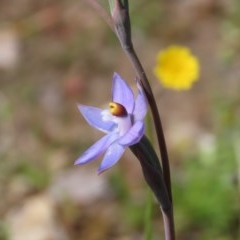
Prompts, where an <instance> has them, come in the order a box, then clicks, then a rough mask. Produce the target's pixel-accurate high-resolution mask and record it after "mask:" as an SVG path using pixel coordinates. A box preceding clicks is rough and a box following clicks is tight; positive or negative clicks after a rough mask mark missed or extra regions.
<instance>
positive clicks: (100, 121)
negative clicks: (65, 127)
mask: <svg viewBox="0 0 240 240" xmlns="http://www.w3.org/2000/svg"><path fill="white" fill-rule="evenodd" d="M78 109H79V111H80V112H81V113H82V115H83V117H84V118H85V119H86V121H87V122H88V123H89V124H90V125H91V126H92V127H95V128H96V129H98V130H100V131H102V132H105V133H106V132H109V131H111V130H112V129H113V128H114V126H115V125H116V124H115V123H114V122H112V121H104V118H103V114H102V113H103V111H104V110H102V109H100V108H95V107H90V106H85V105H78Z"/></svg>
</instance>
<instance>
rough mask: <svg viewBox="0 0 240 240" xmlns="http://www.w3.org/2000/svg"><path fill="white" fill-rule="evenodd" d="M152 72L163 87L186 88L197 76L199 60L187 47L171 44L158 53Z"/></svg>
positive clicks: (189, 86)
mask: <svg viewBox="0 0 240 240" xmlns="http://www.w3.org/2000/svg"><path fill="white" fill-rule="evenodd" d="M154 73H155V75H156V77H157V78H158V79H159V80H160V82H161V83H162V85H163V86H164V87H166V88H172V89H174V90H187V89H190V88H191V86H192V84H193V82H195V81H197V79H198V77H199V62H198V59H197V58H196V57H195V56H194V55H192V53H191V52H190V50H189V49H188V48H186V47H181V46H176V45H173V46H170V47H168V48H167V49H165V50H163V51H161V52H159V53H158V55H157V63H156V66H155V67H154Z"/></svg>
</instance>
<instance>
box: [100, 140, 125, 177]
mask: <svg viewBox="0 0 240 240" xmlns="http://www.w3.org/2000/svg"><path fill="white" fill-rule="evenodd" d="M124 151H125V147H123V146H121V145H119V144H117V143H114V144H112V145H111V146H110V147H109V148H108V150H107V151H106V154H105V155H104V158H103V160H102V162H101V165H100V167H99V168H98V174H100V173H102V172H103V171H105V170H107V169H108V168H110V167H112V166H113V165H114V164H116V163H117V162H118V160H119V159H120V158H121V156H122V155H123V153H124Z"/></svg>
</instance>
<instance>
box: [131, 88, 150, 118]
mask: <svg viewBox="0 0 240 240" xmlns="http://www.w3.org/2000/svg"><path fill="white" fill-rule="evenodd" d="M137 85H138V96H137V98H136V100H135V107H134V111H133V117H134V122H135V121H141V120H143V118H144V117H145V115H146V113H147V100H146V98H145V95H144V92H143V90H142V88H141V86H140V85H139V83H137Z"/></svg>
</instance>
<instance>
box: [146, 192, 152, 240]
mask: <svg viewBox="0 0 240 240" xmlns="http://www.w3.org/2000/svg"><path fill="white" fill-rule="evenodd" d="M153 204H154V201H153V195H152V191H150V189H147V201H146V209H145V215H144V239H145V240H152V236H153V229H152V217H153Z"/></svg>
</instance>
